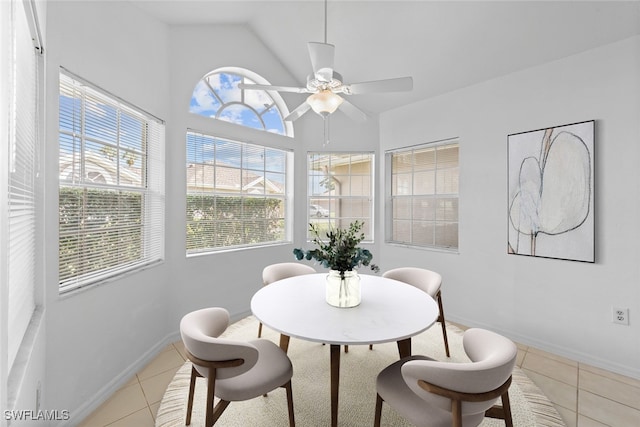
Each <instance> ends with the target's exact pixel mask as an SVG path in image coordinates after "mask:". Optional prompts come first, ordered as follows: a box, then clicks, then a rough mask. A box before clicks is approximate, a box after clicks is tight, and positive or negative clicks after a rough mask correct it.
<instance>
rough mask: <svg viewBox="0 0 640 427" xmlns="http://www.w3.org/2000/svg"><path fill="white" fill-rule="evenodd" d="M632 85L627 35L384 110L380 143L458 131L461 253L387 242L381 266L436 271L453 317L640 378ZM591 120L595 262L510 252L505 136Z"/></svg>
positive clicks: (636, 76) (639, 151) (639, 51)
mask: <svg viewBox="0 0 640 427" xmlns="http://www.w3.org/2000/svg"><path fill="white" fill-rule="evenodd" d="M639 93H640V38H638V37H635V38H632V39H628V40H625V41H622V42H619V43H615V44H612V45H609V46H606V47H603V48H599V49H595V50H591V51H588V52H585V53H582V54H580V55H575V56H572V57H568V58H565V59H562V60H559V61H556V62H553V63H549V64H546V65H542V66H538V67H535V68H530V69H527V70H524V71H522V72H518V73H515V74H511V75H508V76H505V77H502V78H498V79H495V80H491V81H487V82H485V83H482V84H478V85H474V86H471V87H468V88H465V89H462V90H459V91H456V92H453V93H449V94H446V95H443V96H439V97H437V98H433V99H428V100H424V101H422V102H418V103H416V104H413V105H409V106H406V107H403V108H399V109H397V110H394V111H390V112H387V113H385V114H383V115H382V116H381V119H380V139H381V148H382V150H383V151H384V150H388V149H392V148H397V147H402V146H409V145H414V144H419V143H425V142H429V141H435V140H439V139H444V138H450V137H459V138H460V217H459V219H460V240H459V246H460V247H459V253H458V254H450V253H442V252H436V251H427V250H415V249H408V248H401V247H398V246H392V245H386V244H385V245H383V247H382V249H381V251H380V252H381V253H380V255H381V258H382V259H383V260H384V268H385V269H387V268H391V267H397V266H402V265H415V266H423V267H426V268H432V269H434V270H437V271H439V272H441V273H442V274H443V277H444V281H443V300H444V304H445V314H446V315H447V317H448V318H449V319H451V320H457V321H459V322H461V323H463V324H466V325H476V326H481V327H486V328H490V329H493V330H496V331H499V332H502V333H504V334H506V335H508V336H510V337H512V338H513V339H515V340H517V341H519V342H522V343H525V344H530V345H533V346H536V347H539V348H542V349H546V350H549V351H551V352H554V353H557V354H561V355H565V356H568V357H571V358H573V359H576V360H579V361H583V362H586V363H590V364H593V365H596V366H600V367H603V368H607V369H610V370H612V371H615V372H619V373H622V374H626V375H629V376H633V377H636V378H640V322H638V321H637V318H638V315H639V314H640V274H639V273H640V271H639V269H638V265H639V264H640V263H639V262H638V259H639V258H638V257H639V255H640V245H639V244H638V236H639V235H640V223H639V222H638V220H637V218H638V217H639V216H638V214H639V212H640V198H639V197H638V194H639V193H638V190H639V188H638V187H639V183H640V168H638V166H637V165H638V159H639V158H640V120H638V117H640V96H639ZM591 119H595V120H596V141H595V206H596V207H595V216H596V217H595V220H596V263H595V264H588V263H580V262H570V261H561V260H553V259H542V258H531V257H523V256H515V255H507V250H506V249H507V245H506V241H507V236H506V234H507V215H506V214H507V183H506V176H507V157H506V152H507V150H506V148H507V144H506V141H507V135H508V134H512V133H518V132H523V131H528V130H535V129H540V128H545V127H550V126H557V125H563V124H568V123H575V122H579V121H584V120H591ZM381 187H382V183H381ZM612 306H618V307H628V308H629V309H630V325H629V326H621V325H616V324H613V323H612V321H611V319H612V315H611V311H612Z"/></svg>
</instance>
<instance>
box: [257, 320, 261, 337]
mask: <svg viewBox="0 0 640 427" xmlns="http://www.w3.org/2000/svg"><path fill="white" fill-rule="evenodd" d="M258 338H262V322H261V323H258Z"/></svg>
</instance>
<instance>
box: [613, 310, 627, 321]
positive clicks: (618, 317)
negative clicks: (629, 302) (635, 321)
mask: <svg viewBox="0 0 640 427" xmlns="http://www.w3.org/2000/svg"><path fill="white" fill-rule="evenodd" d="M613 323H618V324H620V325H628V324H629V309H628V308H618V307H613Z"/></svg>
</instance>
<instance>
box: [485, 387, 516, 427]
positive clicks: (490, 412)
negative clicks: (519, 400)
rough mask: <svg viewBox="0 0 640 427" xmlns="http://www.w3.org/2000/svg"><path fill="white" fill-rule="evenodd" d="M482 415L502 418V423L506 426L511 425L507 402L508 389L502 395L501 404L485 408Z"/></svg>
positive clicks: (510, 426)
mask: <svg viewBox="0 0 640 427" xmlns="http://www.w3.org/2000/svg"><path fill="white" fill-rule="evenodd" d="M484 416H485V417H489V418H497V419H500V420H504V424H505V425H506V427H513V419H512V418H511V404H510V403H509V391H508V390H507V391H506V392H505V393H504V394H503V395H502V406H500V405H493V406H492V407H491V408H489V409H487V411H486V412H485V414H484Z"/></svg>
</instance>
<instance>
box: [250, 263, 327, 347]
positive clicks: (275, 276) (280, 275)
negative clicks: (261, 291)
mask: <svg viewBox="0 0 640 427" xmlns="http://www.w3.org/2000/svg"><path fill="white" fill-rule="evenodd" d="M315 272H316V270H314V268H313V267H311V266H309V265H306V264H301V263H299V262H281V263H278V264H271V265H268V266H266V267H265V268H264V270H262V284H263V285H264V286H267V285H270V284H271V283H273V282H276V281H278V280H282V279H286V278H287V277H294V276H302V275H303V274H313V273H315ZM261 336H262V323H260V324H259V325H258V338H260V337H261Z"/></svg>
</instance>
